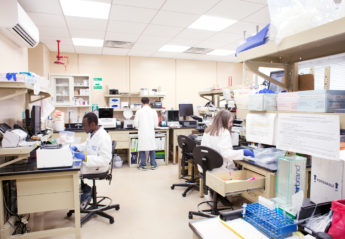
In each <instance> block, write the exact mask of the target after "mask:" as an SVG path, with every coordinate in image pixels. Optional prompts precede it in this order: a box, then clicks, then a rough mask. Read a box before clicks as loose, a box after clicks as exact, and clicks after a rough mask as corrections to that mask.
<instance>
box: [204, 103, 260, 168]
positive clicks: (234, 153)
mask: <svg viewBox="0 0 345 239" xmlns="http://www.w3.org/2000/svg"><path fill="white" fill-rule="evenodd" d="M233 120H234V116H233V114H231V113H230V112H229V111H227V110H221V111H219V112H218V113H217V115H216V116H215V118H214V119H213V122H212V125H211V126H209V127H208V128H207V129H206V130H205V133H204V135H203V137H202V140H201V145H202V146H206V147H209V148H212V149H214V150H216V151H217V152H218V153H220V155H222V157H223V165H222V166H221V167H220V168H215V169H213V170H211V171H210V172H217V171H222V170H227V171H229V170H236V167H235V164H234V160H242V159H243V156H251V157H254V153H253V151H251V150H249V149H244V150H233V148H232V139H231V127H232V122H233ZM198 168H199V171H202V170H201V167H200V166H199V165H198Z"/></svg>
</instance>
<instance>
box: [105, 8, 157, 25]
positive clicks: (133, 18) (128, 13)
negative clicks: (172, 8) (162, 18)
mask: <svg viewBox="0 0 345 239" xmlns="http://www.w3.org/2000/svg"><path fill="white" fill-rule="evenodd" d="M156 12H157V11H156V10H153V9H147V8H137V7H127V6H121V5H116V4H113V5H112V7H111V12H110V18H109V19H110V20H115V21H126V22H127V21H128V22H141V23H149V22H151V20H152V19H153V17H154V16H155V14H156Z"/></svg>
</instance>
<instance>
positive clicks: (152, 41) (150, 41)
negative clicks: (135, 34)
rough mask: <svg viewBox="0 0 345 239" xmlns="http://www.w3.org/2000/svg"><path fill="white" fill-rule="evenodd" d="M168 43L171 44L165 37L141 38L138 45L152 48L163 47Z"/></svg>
mask: <svg viewBox="0 0 345 239" xmlns="http://www.w3.org/2000/svg"><path fill="white" fill-rule="evenodd" d="M167 42H169V39H168V38H163V37H140V38H139V39H138V40H137V42H136V44H138V45H146V46H148V47H150V46H155V47H156V46H157V45H159V46H163V45H164V44H166V43H167Z"/></svg>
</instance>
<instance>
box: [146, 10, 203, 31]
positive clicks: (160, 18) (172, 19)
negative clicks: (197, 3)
mask: <svg viewBox="0 0 345 239" xmlns="http://www.w3.org/2000/svg"><path fill="white" fill-rule="evenodd" d="M198 17H199V15H197V14H185V13H178V12H170V11H159V13H158V14H157V16H156V17H155V18H154V19H153V21H152V23H153V24H158V25H165V26H176V27H188V26H189V25H191V24H192V23H193V22H194V21H195V20H196V19H198Z"/></svg>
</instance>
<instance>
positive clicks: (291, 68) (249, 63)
mask: <svg viewBox="0 0 345 239" xmlns="http://www.w3.org/2000/svg"><path fill="white" fill-rule="evenodd" d="M344 24H345V18H341V19H338V20H335V21H333V22H329V23H326V24H323V25H321V26H318V27H315V28H312V29H309V30H307V31H304V32H300V33H297V34H294V35H292V36H289V37H286V38H285V39H284V40H283V41H282V42H281V43H280V44H279V45H276V44H275V43H274V42H273V41H270V42H268V43H266V44H264V45H262V46H259V47H255V48H252V49H250V50H247V51H244V52H241V53H239V54H238V60H239V61H241V62H243V63H244V64H245V66H246V68H247V69H249V70H250V71H252V72H253V73H255V74H257V75H259V76H261V77H263V78H265V79H267V80H269V81H271V82H272V83H274V84H276V85H279V86H282V87H283V88H286V89H288V90H289V91H296V90H297V89H298V81H297V80H298V69H297V62H299V61H305V60H310V59H314V58H319V57H324V56H329V55H334V54H338V53H343V52H345V28H344ZM259 67H273V68H283V69H285V82H284V83H281V82H278V81H276V80H274V79H272V78H270V77H269V76H267V75H265V74H263V73H261V72H259V70H258V68H259Z"/></svg>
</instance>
